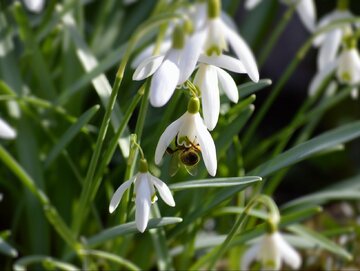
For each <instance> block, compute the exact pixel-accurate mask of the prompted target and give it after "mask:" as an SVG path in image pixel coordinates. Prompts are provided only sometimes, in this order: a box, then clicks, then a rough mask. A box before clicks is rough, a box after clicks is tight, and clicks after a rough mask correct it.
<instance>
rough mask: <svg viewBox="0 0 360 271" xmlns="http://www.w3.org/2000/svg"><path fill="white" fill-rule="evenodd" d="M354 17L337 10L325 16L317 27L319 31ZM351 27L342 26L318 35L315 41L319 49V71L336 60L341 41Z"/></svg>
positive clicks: (345, 11)
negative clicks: (336, 22) (338, 21)
mask: <svg viewBox="0 0 360 271" xmlns="http://www.w3.org/2000/svg"><path fill="white" fill-rule="evenodd" d="M352 17H353V15H352V14H351V12H349V11H348V10H335V11H333V12H331V13H329V14H327V15H326V16H324V17H323V18H322V19H321V20H320V21H319V24H318V26H317V29H320V28H323V27H326V26H327V25H330V24H331V23H333V22H334V21H337V20H341V19H348V18H352ZM350 27H351V25H350V24H349V25H345V26H344V25H342V26H341V27H338V28H335V29H332V30H330V31H327V32H325V33H323V34H320V35H318V36H317V37H316V38H315V39H314V42H313V44H314V46H315V47H318V48H319V53H318V57H317V66H318V69H319V70H322V69H324V68H325V67H326V66H327V65H328V64H329V63H331V62H332V61H334V60H335V59H336V56H337V54H338V52H339V49H340V47H341V40H342V38H343V36H344V35H346V34H347V32H348V31H349V29H351V28H350Z"/></svg>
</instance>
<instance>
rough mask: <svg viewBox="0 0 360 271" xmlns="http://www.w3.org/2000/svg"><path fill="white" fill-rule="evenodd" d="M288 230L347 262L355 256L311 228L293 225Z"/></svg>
mask: <svg viewBox="0 0 360 271" xmlns="http://www.w3.org/2000/svg"><path fill="white" fill-rule="evenodd" d="M288 230H290V231H291V232H293V233H296V234H297V235H300V236H302V237H303V238H306V239H309V240H310V241H312V242H314V243H315V244H316V245H317V246H318V247H320V248H323V249H326V250H328V251H330V252H332V253H334V254H336V255H339V256H341V257H343V258H345V259H346V260H349V261H351V260H352V258H353V256H352V255H351V254H350V253H349V252H347V251H346V250H345V249H343V248H342V247H340V246H339V245H337V244H335V243H334V242H332V241H331V240H329V239H328V238H326V237H325V236H324V235H322V234H321V233H318V232H316V231H313V230H311V229H309V228H305V227H304V226H301V225H292V226H289V227H288Z"/></svg>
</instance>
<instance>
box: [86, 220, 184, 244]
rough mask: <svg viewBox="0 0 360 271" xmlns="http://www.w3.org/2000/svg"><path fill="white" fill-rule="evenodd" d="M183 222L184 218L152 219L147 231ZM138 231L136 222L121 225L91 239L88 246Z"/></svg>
mask: <svg viewBox="0 0 360 271" xmlns="http://www.w3.org/2000/svg"><path fill="white" fill-rule="evenodd" d="M180 222H182V218H180V217H162V218H154V219H150V220H149V223H148V226H147V229H153V228H159V227H163V226H166V225H170V224H174V223H180ZM137 232H138V229H137V228H136V224H135V221H134V222H129V223H126V224H123V225H119V226H116V227H113V228H110V229H106V230H103V231H102V232H100V233H98V234H97V235H95V236H93V237H90V238H89V239H88V240H87V245H88V246H90V247H95V246H97V245H100V244H102V243H104V242H106V241H109V240H113V239H114V238H116V237H118V236H122V235H126V234H131V233H137Z"/></svg>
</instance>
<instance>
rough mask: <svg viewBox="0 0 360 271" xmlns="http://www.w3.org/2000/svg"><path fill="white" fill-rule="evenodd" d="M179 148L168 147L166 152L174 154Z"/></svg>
mask: <svg viewBox="0 0 360 271" xmlns="http://www.w3.org/2000/svg"><path fill="white" fill-rule="evenodd" d="M176 151H177V150H173V149H172V148H170V147H167V148H166V152H167V153H168V154H173V153H175V152H176Z"/></svg>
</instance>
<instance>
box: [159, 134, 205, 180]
mask: <svg viewBox="0 0 360 271" xmlns="http://www.w3.org/2000/svg"><path fill="white" fill-rule="evenodd" d="M187 143H188V144H184V145H179V144H178V140H177V137H176V138H175V149H172V148H170V147H168V148H167V149H166V152H167V153H169V154H170V155H172V158H171V162H170V175H171V176H174V175H175V174H176V173H177V172H178V170H179V168H180V167H181V166H184V167H185V169H186V171H187V172H188V173H189V174H190V175H192V176H195V175H196V174H197V165H198V163H199V162H200V160H201V158H200V153H201V149H200V146H199V144H195V143H193V142H191V141H190V140H188V139H187Z"/></svg>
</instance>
